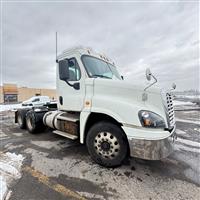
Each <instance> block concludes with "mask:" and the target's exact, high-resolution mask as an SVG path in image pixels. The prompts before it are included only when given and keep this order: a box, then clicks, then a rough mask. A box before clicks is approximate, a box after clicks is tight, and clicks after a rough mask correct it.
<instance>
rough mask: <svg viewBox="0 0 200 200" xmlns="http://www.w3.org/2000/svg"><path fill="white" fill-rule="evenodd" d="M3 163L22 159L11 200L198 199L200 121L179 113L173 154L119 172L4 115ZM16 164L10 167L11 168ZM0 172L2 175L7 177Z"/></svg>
mask: <svg viewBox="0 0 200 200" xmlns="http://www.w3.org/2000/svg"><path fill="white" fill-rule="evenodd" d="M0 117H1V118H0V120H1V122H0V123H1V129H0V135H1V137H0V140H1V145H0V161H2V160H3V159H4V160H3V161H2V162H5V160H6V158H5V157H6V156H8V155H10V154H8V153H11V154H14V155H21V157H23V159H22V163H21V165H20V167H19V166H18V168H17V169H18V172H19V173H20V175H19V176H18V178H16V177H14V178H12V177H11V178H9V175H8V176H7V177H8V180H9V181H8V192H7V199H10V200H47V199H48V200H62V199H63V200H64V199H65V200H66V199H94V200H103V199H113V200H114V199H123V200H129V199H133V200H134V199H148V200H154V199H159V200H160V199H199V195H200V187H199V186H200V137H199V134H200V124H199V123H200V121H199V120H200V119H199V110H198V109H191V110H190V109H188V110H184V109H183V110H180V111H177V112H176V118H177V135H178V140H177V141H176V144H175V151H174V153H173V154H172V155H170V156H169V157H168V158H166V159H164V160H161V161H144V160H140V159H135V158H131V159H130V160H127V161H125V163H124V164H123V165H122V166H121V167H118V168H111V169H107V168H103V167H101V166H99V165H97V164H96V163H94V162H93V161H92V160H91V159H90V156H89V155H88V153H87V149H86V147H85V146H84V145H80V144H79V143H78V142H74V141H71V140H68V139H66V138H64V137H61V136H58V135H55V134H53V133H52V132H51V130H47V131H46V132H43V133H40V134H36V135H33V134H29V133H28V132H27V131H26V130H21V129H19V128H18V126H17V125H16V124H14V114H13V112H11V111H4V112H0ZM11 164H12V163H11ZM1 170H5V169H2V168H1V167H0V173H1V174H2V173H4V172H2V171H1Z"/></svg>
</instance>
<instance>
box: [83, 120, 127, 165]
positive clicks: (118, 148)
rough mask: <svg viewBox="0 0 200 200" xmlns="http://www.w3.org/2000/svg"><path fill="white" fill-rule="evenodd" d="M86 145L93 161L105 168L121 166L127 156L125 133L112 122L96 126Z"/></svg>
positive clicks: (91, 129) (88, 136) (93, 127)
mask: <svg viewBox="0 0 200 200" xmlns="http://www.w3.org/2000/svg"><path fill="white" fill-rule="evenodd" d="M86 144H87V148H88V152H89V154H90V155H91V157H92V159H93V160H94V161H95V162H97V163H98V164H100V165H102V166H105V167H116V166H119V165H121V163H122V162H123V160H124V159H125V157H126V156H127V150H128V144H127V139H126V137H125V135H124V132H123V131H122V130H121V128H120V127H118V126H117V125H115V124H113V123H110V122H99V123H97V124H94V125H93V126H92V127H91V128H90V130H89V132H88V134H87V138H86Z"/></svg>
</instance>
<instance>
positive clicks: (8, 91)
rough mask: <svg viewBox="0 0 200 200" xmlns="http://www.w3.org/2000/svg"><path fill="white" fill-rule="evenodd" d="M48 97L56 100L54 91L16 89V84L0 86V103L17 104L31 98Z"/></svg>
mask: <svg viewBox="0 0 200 200" xmlns="http://www.w3.org/2000/svg"><path fill="white" fill-rule="evenodd" d="M40 95H41V96H49V97H50V99H52V100H55V99H56V90H55V89H41V88H28V87H17V85H16V84H3V86H0V103H17V102H22V101H25V100H27V99H29V98H31V97H32V96H40Z"/></svg>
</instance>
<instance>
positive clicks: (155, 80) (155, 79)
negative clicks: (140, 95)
mask: <svg viewBox="0 0 200 200" xmlns="http://www.w3.org/2000/svg"><path fill="white" fill-rule="evenodd" d="M151 76H152V77H153V79H154V82H153V83H151V84H150V85H148V86H147V87H145V88H144V91H146V90H147V89H148V88H150V87H151V86H152V85H154V84H155V83H157V81H158V80H157V78H156V77H155V76H154V75H153V74H151Z"/></svg>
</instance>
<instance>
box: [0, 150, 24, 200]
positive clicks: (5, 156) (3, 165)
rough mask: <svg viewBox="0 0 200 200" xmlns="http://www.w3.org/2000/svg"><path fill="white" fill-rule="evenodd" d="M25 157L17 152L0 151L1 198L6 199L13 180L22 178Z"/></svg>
mask: <svg viewBox="0 0 200 200" xmlns="http://www.w3.org/2000/svg"><path fill="white" fill-rule="evenodd" d="M23 160H24V157H23V156H22V155H20V154H19V155H16V154H15V153H10V152H7V153H0V200H3V199H5V197H6V195H7V192H8V186H9V185H10V184H11V182H12V181H13V180H16V179H19V178H21V173H20V171H21V166H22V162H23Z"/></svg>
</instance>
